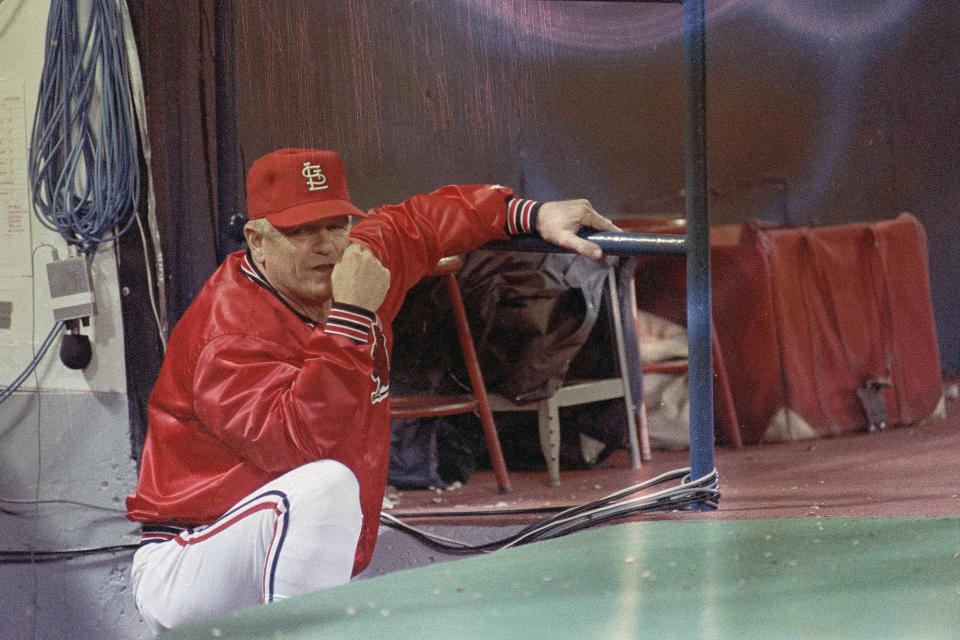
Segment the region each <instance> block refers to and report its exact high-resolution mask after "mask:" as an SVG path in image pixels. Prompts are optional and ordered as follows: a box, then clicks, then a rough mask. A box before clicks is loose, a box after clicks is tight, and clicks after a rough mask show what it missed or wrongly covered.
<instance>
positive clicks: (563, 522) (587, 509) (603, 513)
mask: <svg viewBox="0 0 960 640" xmlns="http://www.w3.org/2000/svg"><path fill="white" fill-rule="evenodd" d="M689 475H690V469H689V468H683V469H676V470H674V471H668V472H667V473H663V474H661V475H659V476H657V477H655V478H651V479H650V480H647V481H645V482H641V483H640V484H637V485H634V486H632V487H627V488H626V489H622V490H620V491H617V492H615V493H612V494H610V495H608V496H606V497H604V498H601V499H600V500H597V501H595V502H591V503H588V504H584V505H580V506H576V507H571V508H568V509H565V510H563V511H561V512H560V513H558V514H556V515H554V516H551V517H549V518H546V519H544V520H541V521H539V522H537V523H534V524H532V525H530V526H528V527H525V528H523V529H521V530H520V531H518V532H517V533H515V534H513V535H511V536H507V537H505V538H502V539H500V540H495V541H492V542H487V543H484V544H479V545H471V544H468V543H466V542H461V541H459V540H453V539H450V538H446V537H444V536H439V535H436V534H434V533H430V532H428V531H424V530H422V529H418V528H416V527H412V526H410V525H409V524H407V523H405V522H402V521H401V519H400V517H398V516H395V515H392V514H389V513H381V514H380V522H381V523H382V524H384V525H385V526H388V527H392V528H394V529H397V530H399V531H402V532H404V533H407V534H410V535H411V536H413V537H414V538H416V539H417V540H419V541H421V542H423V543H424V544H425V545H427V546H428V547H430V548H432V549H436V550H437V551H443V552H444V553H450V554H475V553H491V552H494V551H502V550H504V549H509V548H510V547H515V546H519V545H523V544H528V543H530V542H536V541H539V540H548V539H551V538H558V537H560V536H564V535H567V534H570V533H574V532H575V531H580V530H582V529H586V528H588V527H592V526H596V525H598V524H601V523H604V522H609V521H611V520H620V519H622V518H627V517H630V516H635V515H639V514H641V513H649V512H652V511H664V510H672V509H683V508H686V507H689V506H691V505H694V504H698V503H700V504H705V505H708V506H711V507H716V506H717V501H718V500H719V498H720V491H719V489H718V488H717V486H718V476H717V470H716V469H714V470H713V471H711V472H710V473H708V474H707V475H705V476H703V477H702V478H697V479H696V480H690V479H689ZM677 479H680V480H681V482H680V484H679V485H677V486H675V487H670V488H667V489H662V490H660V491H657V492H654V493H649V494H644V495H640V496H635V494H638V493H640V492H642V491H645V490H647V489H649V488H651V487H654V486H656V485H659V484H663V483H665V482H669V481H671V480H677ZM631 496H634V497H631ZM485 513H487V514H489V515H500V514H501V512H499V511H490V512H485ZM418 516H419V514H414V513H411V514H406V515H405V516H404V517H418Z"/></svg>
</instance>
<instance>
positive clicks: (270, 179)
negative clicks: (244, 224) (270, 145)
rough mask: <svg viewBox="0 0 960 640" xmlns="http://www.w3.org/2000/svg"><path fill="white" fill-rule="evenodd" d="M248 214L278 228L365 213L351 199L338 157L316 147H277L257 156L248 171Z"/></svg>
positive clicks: (363, 214)
mask: <svg viewBox="0 0 960 640" xmlns="http://www.w3.org/2000/svg"><path fill="white" fill-rule="evenodd" d="M247 214H248V216H249V217H250V219H251V220H255V219H257V218H266V219H267V220H268V221H269V222H270V224H272V225H273V226H275V227H280V228H284V227H297V226H299V225H302V224H306V223H308V222H313V221H314V220H321V219H323V218H332V217H334V216H345V215H352V216H361V217H366V215H367V214H365V213H364V212H363V211H361V210H360V209H358V208H357V207H355V206H354V205H353V203H352V202H350V194H349V193H348V192H347V177H346V175H345V174H344V171H343V161H342V160H341V159H340V156H339V155H337V154H336V153H335V152H333V151H321V150H318V149H280V150H278V151H274V152H272V153H268V154H267V155H265V156H263V157H262V158H258V159H257V160H256V161H255V162H254V163H253V166H252V167H250V171H249V172H248V173H247Z"/></svg>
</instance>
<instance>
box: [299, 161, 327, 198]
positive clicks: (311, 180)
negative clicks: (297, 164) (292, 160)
mask: <svg viewBox="0 0 960 640" xmlns="http://www.w3.org/2000/svg"><path fill="white" fill-rule="evenodd" d="M300 175H302V176H303V177H304V178H306V179H307V189H308V190H310V191H322V190H323V189H326V188H327V187H329V186H330V185H328V184H327V176H325V175H323V167H321V166H320V165H319V164H313V163H311V162H309V161H308V162H304V163H303V170H302V171H301V172H300Z"/></svg>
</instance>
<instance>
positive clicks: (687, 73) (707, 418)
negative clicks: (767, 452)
mask: <svg viewBox="0 0 960 640" xmlns="http://www.w3.org/2000/svg"><path fill="white" fill-rule="evenodd" d="M704 5H705V0H683V5H682V6H683V24H682V29H683V77H684V101H683V103H684V104H683V106H684V120H685V122H684V125H685V127H684V128H685V132H686V141H685V143H686V148H685V155H686V165H685V170H684V177H685V181H686V185H685V188H686V217H687V335H688V340H689V349H690V356H689V375H690V475H691V477H692V478H694V479H696V478H700V477H702V476H704V475H707V474H708V473H710V472H712V471H713V469H714V462H713V446H714V442H713V356H712V352H711V349H710V322H711V316H710V219H709V216H708V214H707V115H706V114H707V111H706V9H705V6H704ZM697 506H698V507H700V508H706V507H703V506H702V505H697Z"/></svg>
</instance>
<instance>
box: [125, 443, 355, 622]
mask: <svg viewBox="0 0 960 640" xmlns="http://www.w3.org/2000/svg"><path fill="white" fill-rule="evenodd" d="M361 521H362V516H361V512H360V488H359V485H358V484H357V479H356V476H354V474H353V472H352V471H350V470H349V469H348V468H347V467H345V466H344V465H342V464H341V463H339V462H336V461H334V460H320V461H318V462H311V463H309V464H306V465H303V466H302V467H298V468H296V469H294V470H293V471H290V472H289V473H286V474H285V475H283V476H281V477H279V478H277V479H276V480H274V481H272V482H270V483H268V484H266V485H264V486H263V487H261V488H260V489H259V490H258V491H256V492H254V493H252V494H251V495H249V496H247V497H246V498H244V499H243V500H241V501H240V502H238V503H237V504H236V505H235V506H234V507H233V508H232V509H230V510H229V511H227V513H225V514H224V515H223V516H222V517H221V518H220V519H219V520H217V521H216V522H214V523H213V524H210V525H206V526H203V527H196V528H193V529H190V530H188V531H184V532H181V533H176V534H170V536H169V539H168V540H166V541H161V542H153V543H150V544H144V545H143V546H142V547H140V549H138V550H137V552H136V554H134V556H133V567H132V569H131V582H132V586H133V593H134V597H135V598H136V603H137V608H138V609H139V610H140V614H141V615H142V616H143V618H144V620H145V621H146V622H147V624H149V625H150V627H151V628H152V629H153V630H154V632H156V633H159V632H160V631H163V630H165V629H169V628H172V627H176V626H180V625H183V624H187V623H190V622H195V621H198V620H203V619H206V618H209V617H212V616H215V615H218V614H221V613H225V612H228V611H233V610H236V609H240V608H243V607H249V606H253V605H255V604H260V603H265V602H273V601H276V600H283V599H285V598H289V597H291V596H295V595H299V594H302V593H308V592H311V591H318V590H320V589H325V588H327V587H333V586H337V585H342V584H346V583H347V582H349V581H350V576H351V573H352V570H353V559H354V553H355V552H356V548H357V540H358V539H359V537H360V525H361Z"/></svg>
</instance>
